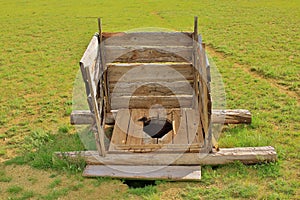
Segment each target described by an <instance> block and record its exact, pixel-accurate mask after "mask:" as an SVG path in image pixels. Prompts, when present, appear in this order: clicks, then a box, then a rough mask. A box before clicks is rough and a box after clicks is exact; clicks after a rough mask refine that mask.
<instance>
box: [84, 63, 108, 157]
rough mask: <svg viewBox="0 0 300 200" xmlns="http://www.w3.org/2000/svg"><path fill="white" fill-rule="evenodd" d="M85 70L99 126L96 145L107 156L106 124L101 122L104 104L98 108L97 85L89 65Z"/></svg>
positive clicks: (96, 133) (101, 153) (100, 152)
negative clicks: (105, 143)
mask: <svg viewBox="0 0 300 200" xmlns="http://www.w3.org/2000/svg"><path fill="white" fill-rule="evenodd" d="M85 71H86V74H87V80H88V84H89V88H90V91H91V100H92V105H93V111H94V114H95V120H96V126H97V132H95V133H94V135H95V141H96V146H97V149H98V152H99V154H100V155H101V156H105V155H106V150H105V145H104V129H103V126H102V125H104V124H102V123H101V115H100V114H101V113H102V112H103V110H102V106H100V109H99V108H98V101H97V99H96V93H95V91H96V89H95V85H93V81H92V78H91V75H90V69H89V67H85ZM104 113H105V110H104Z"/></svg>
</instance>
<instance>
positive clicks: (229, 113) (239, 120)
mask: <svg viewBox="0 0 300 200" xmlns="http://www.w3.org/2000/svg"><path fill="white" fill-rule="evenodd" d="M251 120H252V118H251V113H250V112H249V111H248V110H243V109H236V110H213V111H212V122H213V123H216V124H217V123H219V124H222V123H224V124H251Z"/></svg>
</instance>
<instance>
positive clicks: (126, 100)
mask: <svg viewBox="0 0 300 200" xmlns="http://www.w3.org/2000/svg"><path fill="white" fill-rule="evenodd" d="M113 95H114V94H112V99H111V108H112V109H113V110H118V109H121V108H129V109H132V108H150V107H151V106H153V105H155V104H160V105H162V106H163V107H165V108H180V107H181V108H190V107H191V106H192V100H193V96H192V95H176V96H175V95H172V96H122V97H114V96H113Z"/></svg>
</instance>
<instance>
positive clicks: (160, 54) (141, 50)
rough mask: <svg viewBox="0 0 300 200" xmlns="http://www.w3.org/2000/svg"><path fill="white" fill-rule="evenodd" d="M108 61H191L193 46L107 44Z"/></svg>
mask: <svg viewBox="0 0 300 200" xmlns="http://www.w3.org/2000/svg"><path fill="white" fill-rule="evenodd" d="M104 49H105V60H106V63H112V62H126V63H134V62H140V63H151V62H191V59H192V48H191V47H186V46H171V47H170V46H105V47H104Z"/></svg>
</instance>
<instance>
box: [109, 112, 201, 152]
mask: <svg viewBox="0 0 300 200" xmlns="http://www.w3.org/2000/svg"><path fill="white" fill-rule="evenodd" d="M142 118H148V119H149V118H150V119H151V118H152V119H154V118H157V119H160V120H162V121H164V120H167V121H168V122H170V123H172V130H170V131H169V132H168V133H167V134H166V135H164V136H163V137H161V138H152V137H151V136H149V135H148V134H147V133H146V132H145V131H144V130H143V121H141V119H142ZM198 123H199V116H198V115H197V112H195V111H194V110H192V109H186V108H185V109H167V110H165V109H150V110H148V109H121V110H119V111H118V113H117V116H116V122H115V126H114V130H113V134H112V139H111V143H110V146H109V152H126V151H130V152H151V151H163V152H174V151H175V152H176V151H177V152H199V151H200V148H201V147H202V145H203V134H202V129H201V126H199V124H198ZM155 128H157V129H163V128H164V127H163V125H162V126H161V127H159V126H158V127H155Z"/></svg>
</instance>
